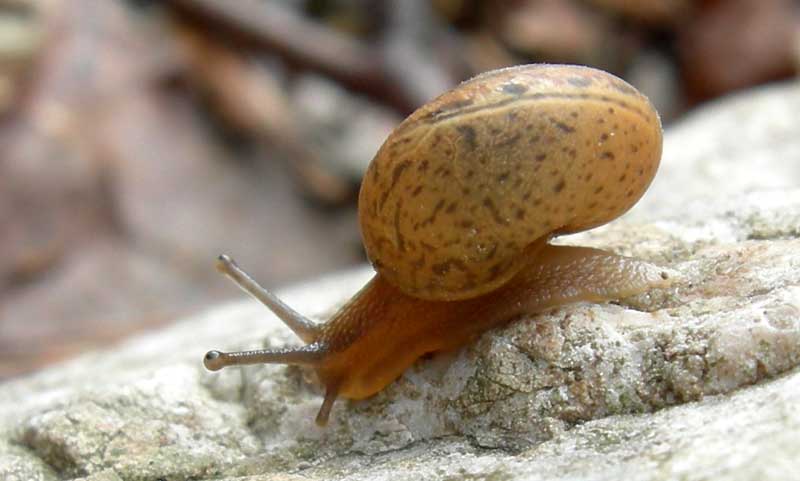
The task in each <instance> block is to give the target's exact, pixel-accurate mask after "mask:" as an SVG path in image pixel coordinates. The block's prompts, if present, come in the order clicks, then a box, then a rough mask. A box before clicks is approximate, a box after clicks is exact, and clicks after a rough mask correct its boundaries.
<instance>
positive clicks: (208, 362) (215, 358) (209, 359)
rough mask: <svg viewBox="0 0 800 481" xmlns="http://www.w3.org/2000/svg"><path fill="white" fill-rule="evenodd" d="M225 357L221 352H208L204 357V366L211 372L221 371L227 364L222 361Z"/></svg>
mask: <svg viewBox="0 0 800 481" xmlns="http://www.w3.org/2000/svg"><path fill="white" fill-rule="evenodd" d="M222 358H223V356H222V353H221V352H219V351H208V352H207V353H206V355H205V357H203V365H204V366H205V367H206V369H208V370H209V371H219V370H220V369H222V368H223V367H225V364H224V362H223V360H222Z"/></svg>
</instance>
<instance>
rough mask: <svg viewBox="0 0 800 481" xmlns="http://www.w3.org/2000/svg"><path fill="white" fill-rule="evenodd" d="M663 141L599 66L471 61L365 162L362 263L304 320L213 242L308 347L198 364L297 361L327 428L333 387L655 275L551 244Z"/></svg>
mask: <svg viewBox="0 0 800 481" xmlns="http://www.w3.org/2000/svg"><path fill="white" fill-rule="evenodd" d="M661 143H662V142H661V123H660V120H659V117H658V114H657V113H656V111H655V109H654V108H653V107H652V105H651V104H650V102H649V101H648V100H647V98H645V97H644V96H643V95H642V94H640V93H639V92H638V91H637V90H636V89H634V88H633V87H631V86H630V85H629V84H627V83H625V82H624V81H623V80H621V79H619V78H617V77H615V76H613V75H611V74H608V73H606V72H603V71H600V70H595V69H592V68H588V67H580V66H569V65H527V66H519V67H512V68H507V69H501V70H495V71H491V72H487V73H484V74H481V75H478V76H477V77H475V78H473V79H471V80H468V81H466V82H464V83H462V84H461V85H459V86H458V87H456V88H455V89H453V90H451V91H449V92H446V93H444V94H443V95H441V96H440V97H438V98H436V99H435V100H433V101H431V102H429V103H428V104H426V105H423V106H422V107H421V108H419V109H418V110H416V111H415V112H414V113H413V114H411V115H410V116H409V117H408V118H407V119H406V120H404V121H403V122H402V123H401V124H400V125H399V126H398V127H397V128H396V129H395V130H394V131H393V132H392V133H391V134H390V135H389V137H388V138H387V139H386V141H385V143H384V144H383V146H382V147H381V148H380V149H379V151H378V153H377V154H376V156H375V158H374V159H373V160H372V162H371V163H370V165H369V167H368V168H367V171H366V173H365V175H364V179H363V182H362V186H361V190H360V193H359V199H358V200H359V222H360V226H361V231H362V232H361V233H362V238H363V241H364V246H365V249H366V252H367V256H368V258H369V259H370V261H371V263H372V265H373V266H374V268H375V270H376V274H375V276H374V277H373V278H372V279H371V280H370V281H369V282H368V283H367V284H366V285H365V286H364V287H363V288H362V289H361V290H360V291H359V292H358V293H357V294H355V296H354V297H353V298H352V299H351V300H350V301H348V302H347V304H345V305H344V306H343V307H342V308H341V309H340V310H339V311H338V312H337V313H336V314H334V315H333V316H332V317H331V319H329V320H328V321H327V322H326V323H323V324H316V323H314V322H313V321H311V320H309V319H307V318H305V317H303V316H302V315H301V314H299V313H297V312H295V311H294V310H292V309H291V308H290V307H288V306H286V305H285V304H284V303H283V302H281V301H280V300H279V299H278V298H277V297H276V296H274V295H273V294H272V293H270V292H269V291H267V290H265V289H263V288H262V287H261V286H259V285H258V284H257V283H256V282H255V281H254V280H253V279H252V278H250V277H249V276H248V275H247V274H246V273H245V272H244V271H242V270H241V269H240V268H239V267H238V266H237V265H236V264H235V263H234V261H233V260H232V259H230V258H229V257H227V256H220V257H219V259H218V263H217V267H218V269H219V270H220V271H221V272H222V273H224V274H226V275H227V276H228V277H230V278H231V279H232V280H233V281H234V282H235V283H236V284H238V285H239V286H240V287H241V288H242V289H244V290H245V291H246V292H248V293H249V294H251V295H252V296H254V297H255V298H256V299H258V300H259V301H261V302H262V303H263V304H265V305H266V306H267V307H268V308H269V309H271V310H272V311H273V312H274V313H275V314H276V315H277V316H278V317H279V318H281V320H282V321H283V322H284V323H285V324H286V325H287V326H288V327H289V328H290V329H291V330H292V331H294V333H295V334H297V336H298V337H300V339H302V340H303V341H304V342H305V345H303V346H302V347H293V348H286V349H269V350H256V351H245V352H231V353H224V352H220V351H209V352H208V353H207V354H206V356H205V359H204V364H205V366H206V368H207V369H209V370H213V371H216V370H218V369H221V368H223V367H226V366H233V365H245V364H254V363H280V364H295V365H304V366H310V367H311V368H313V370H314V371H316V374H317V376H318V378H319V380H320V381H321V383H322V385H323V386H324V388H325V396H324V400H323V402H322V406H321V408H320V410H319V413H318V414H317V417H316V422H317V424H318V425H321V426H324V425H325V424H326V423H327V421H328V418H329V415H330V411H331V407H332V406H333V403H334V401H335V400H336V398H337V397H340V396H341V397H346V398H350V399H363V398H366V397H369V396H371V395H373V394H375V393H377V392H378V391H380V390H382V389H383V388H384V387H385V386H386V385H388V384H389V383H391V382H392V381H394V380H395V379H396V378H398V377H399V376H400V375H401V374H402V373H403V371H405V369H406V368H408V367H409V366H410V365H411V364H412V363H413V362H414V361H415V360H417V359H418V358H419V357H421V356H423V355H425V354H428V353H432V352H436V351H443V350H451V349H455V348H458V347H460V346H462V345H464V344H465V343H468V342H469V341H471V340H473V339H475V338H476V337H477V336H478V335H480V334H481V333H483V332H485V331H486V330H488V329H490V328H492V327H495V326H498V325H502V324H504V323H506V322H508V321H510V320H512V319H514V318H517V317H520V316H521V315H523V314H530V313H535V312H540V311H542V310H544V309H548V308H552V307H554V306H559V305H563V304H566V303H571V302H576V301H593V302H602V301H609V300H614V299H619V298H622V297H627V296H630V295H634V294H639V293H643V292H646V291H648V290H649V289H652V288H656V287H664V286H667V285H669V283H670V282H671V277H670V276H669V275H667V271H666V270H664V269H661V268H659V267H657V266H655V265H652V264H649V263H646V262H644V261H640V260H637V259H633V258H630V257H623V256H619V255H616V254H612V253H609V252H605V251H602V250H598V249H593V248H586V247H574V246H562V245H551V244H550V240H551V239H553V238H554V237H555V236H558V235H562V234H570V233H574V232H579V231H583V230H586V229H589V228H592V227H595V226H598V225H601V224H605V223H607V222H609V221H611V220H613V219H615V218H616V217H618V216H620V215H621V214H623V213H624V212H625V211H627V210H628V209H630V207H631V206H633V204H635V203H636V201H637V200H638V199H639V198H640V197H641V196H642V194H643V193H644V191H645V190H646V189H647V187H648V186H649V184H650V182H651V180H652V179H653V176H654V175H655V172H656V170H657V168H658V164H659V162H660V157H661Z"/></svg>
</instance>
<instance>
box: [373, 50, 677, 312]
mask: <svg viewBox="0 0 800 481" xmlns="http://www.w3.org/2000/svg"><path fill="white" fill-rule="evenodd" d="M660 157H661V123H660V121H659V118H658V114H657V113H656V111H655V109H654V108H653V107H652V105H651V104H650V102H649V101H648V100H647V98H645V97H644V96H643V95H642V94H640V93H639V92H638V91H637V90H636V89H634V88H633V87H631V86H630V85H629V84H627V83H626V82H624V81H622V80H621V79H619V78H617V77H615V76H613V75H611V74H608V73H606V72H603V71H600V70H595V69H591V68H587V67H579V66H567V65H527V66H520V67H513V68H508V69H503V70H496V71H492V72H488V73H485V74H482V75H479V76H477V77H475V78H473V79H471V80H468V81H466V82H464V83H462V84H461V85H459V86H458V87H456V88H455V89H453V90H451V91H449V92H447V93H445V94H443V95H441V96H440V97H438V98H436V99H435V100H433V101H431V102H429V103H427V104H426V105H424V106H422V107H421V108H419V109H418V110H417V111H415V112H414V113H413V114H411V115H410V116H409V117H408V118H407V119H406V120H405V121H403V122H402V123H401V124H400V125H399V126H398V127H397V128H396V129H395V130H394V132H392V134H391V135H390V136H389V137H388V138H387V140H386V142H385V143H384V144H383V146H382V147H381V148H380V150H379V151H378V153H377V155H376V156H375V158H374V159H373V161H372V163H371V164H370V166H369V168H368V170H367V172H366V174H365V177H364V180H363V183H362V186H361V192H360V195H359V221H360V224H361V231H362V237H363V240H364V246H365V248H366V251H367V255H368V257H369V259H370V260H371V262H372V263H373V265H374V266H375V269H376V270H377V271H378V272H379V273H380V275H382V276H384V277H385V278H386V279H387V280H388V281H389V282H390V283H392V284H394V285H395V286H396V287H398V288H399V289H401V290H402V291H404V292H406V293H407V294H409V295H412V296H415V297H420V298H423V299H435V300H455V299H464V298H469V297H474V296H477V295H480V294H484V293H486V292H489V291H491V290H494V289H495V288H497V287H498V286H500V285H502V284H503V283H505V282H506V281H508V280H509V279H510V278H511V277H512V276H513V275H514V274H515V273H517V272H518V270H519V269H520V268H521V267H522V266H523V265H524V264H525V263H524V262H522V258H521V257H520V256H523V255H534V256H535V255H536V252H535V250H534V249H532V248H531V246H532V245H535V243H536V241H537V240H546V239H548V238H550V237H552V236H554V235H558V234H564V233H570V232H578V231H582V230H585V229H589V228H591V227H594V226H597V225H600V224H604V223H606V222H608V221H610V220H612V219H614V218H616V217H618V216H620V215H621V214H623V213H624V212H625V211H627V210H628V209H630V208H631V206H633V204H635V203H636V201H637V200H638V199H639V198H640V197H641V196H642V194H643V193H644V191H645V190H646V189H647V187H648V185H649V184H650V182H651V180H652V179H653V176H654V175H655V172H656V170H657V168H658V164H659V160H660ZM526 251H527V252H526Z"/></svg>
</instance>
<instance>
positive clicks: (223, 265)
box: [216, 254, 235, 273]
mask: <svg viewBox="0 0 800 481" xmlns="http://www.w3.org/2000/svg"><path fill="white" fill-rule="evenodd" d="M233 264H235V263H234V262H233V259H231V257H230V256H229V255H227V254H220V255H218V256H217V263H216V267H217V270H218V271H220V272H223V273H224V272H227V270H228V266H230V265H233Z"/></svg>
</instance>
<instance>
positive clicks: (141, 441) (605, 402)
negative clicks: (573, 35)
mask: <svg viewBox="0 0 800 481" xmlns="http://www.w3.org/2000/svg"><path fill="white" fill-rule="evenodd" d="M798 98H800V94H798V92H797V90H796V87H795V86H783V87H773V88H771V89H767V90H765V91H764V92H760V93H753V94H748V95H746V96H744V97H741V98H738V99H733V100H732V101H730V102H728V103H723V104H719V105H717V106H715V107H713V108H712V110H711V111H709V112H707V113H701V114H698V115H697V116H696V117H695V118H693V119H691V120H689V121H687V124H685V125H683V126H677V127H676V128H675V130H673V131H672V133H670V134H669V135H668V137H667V143H666V145H665V151H666V152H677V153H670V154H668V157H667V158H666V159H665V161H664V162H665V165H664V171H665V175H666V177H667V178H669V179H671V180H670V182H672V188H671V190H670V189H668V188H667V187H666V186H663V185H664V184H663V183H662V182H663V181H660V180H659V181H658V182H659V183H662V184H661V185H662V187H659V186H658V185H656V192H657V193H658V192H660V194H659V196H660V197H659V198H654V197H652V196H651V197H650V198H649V200H648V201H647V202H646V203H645V204H644V205H643V206H642V208H640V209H638V210H639V212H638V213H637V212H634V213H633V214H631V215H630V216H629V217H628V219H627V220H624V221H621V222H617V223H614V224H613V225H612V226H608V227H605V228H602V229H598V230H597V231H593V232H591V233H585V234H582V235H580V236H574V237H571V238H569V239H565V240H564V242H570V243H576V244H584V245H594V246H603V247H605V248H608V249H612V250H614V251H617V252H620V253H624V254H628V255H634V256H637V257H641V258H644V259H649V260H651V261H653V262H658V263H661V264H663V265H665V266H667V267H669V268H672V269H674V270H676V271H678V272H679V273H680V278H679V281H678V282H677V283H676V285H674V286H673V287H671V288H669V289H663V290H658V291H653V292H651V293H649V294H648V295H643V296H637V297H635V298H630V299H625V300H622V301H621V302H618V303H612V304H599V305H598V304H576V305H572V306H567V307H564V308H560V309H555V310H552V311H550V312H547V313H545V314H542V315H538V316H533V317H530V318H527V319H522V320H520V321H519V322H515V323H513V324H511V325H509V326H507V327H506V328H503V329H498V330H496V331H493V332H491V333H489V334H487V335H485V336H483V337H482V338H481V339H480V340H479V341H478V342H477V343H475V344H474V345H471V346H469V347H467V348H465V349H463V350H461V351H459V352H458V353H454V354H450V355H441V356H437V357H434V358H431V359H426V360H423V361H421V362H418V363H417V364H416V365H415V366H413V367H412V368H411V369H410V370H409V371H408V372H407V373H406V374H405V375H404V376H403V377H402V378H401V379H399V380H398V381H397V382H395V383H393V384H392V385H391V386H389V387H388V388H387V389H386V390H384V391H383V392H381V393H379V394H378V395H377V396H375V397H373V398H371V399H368V400H365V401H359V402H346V401H339V402H338V403H337V404H336V406H335V407H334V410H333V413H332V420H331V424H330V425H329V426H328V428H327V429H324V430H323V429H319V428H317V427H316V426H315V425H314V423H313V418H314V414H315V412H316V410H317V408H318V406H319V403H320V402H321V398H320V395H319V394H320V391H319V389H318V388H317V387H315V386H314V384H313V383H310V382H308V379H307V377H308V376H306V373H305V372H304V371H303V370H302V369H300V368H295V367H284V366H256V367H249V368H246V369H231V370H223V371H221V372H218V373H210V372H206V371H205V370H203V368H202V366H201V362H200V359H201V358H202V355H203V353H204V352H205V351H206V350H207V349H210V348H224V349H238V348H245V347H253V346H260V345H268V346H280V345H284V344H288V343H293V342H296V341H295V340H294V339H292V336H291V335H290V334H289V332H288V330H287V329H285V328H284V327H282V326H280V325H279V323H278V322H277V321H276V320H275V319H274V318H273V317H271V316H270V315H268V314H267V313H266V311H265V310H264V309H263V308H261V307H260V306H258V305H256V304H255V303H251V302H241V303H236V304H231V305H226V306H221V307H220V308H218V309H216V310H213V311H209V312H206V313H203V314H201V315H199V316H196V317H194V318H192V319H187V320H184V321H182V322H180V323H177V324H176V325H175V326H173V327H171V328H169V329H166V330H163V331H160V332H158V333H154V334H152V335H149V336H146V337H142V338H138V339H134V340H131V341H129V342H127V343H125V344H123V345H120V346H117V347H116V348H115V349H113V350H112V351H109V352H98V353H89V354H86V355H85V356H84V357H82V358H80V359H77V360H75V361H72V362H70V363H67V364H64V365H63V366H60V367H57V368H52V369H48V370H46V371H42V372H40V373H38V374H36V375H33V376H30V377H27V378H23V379H19V380H16V381H13V382H8V383H6V384H4V385H2V386H0V478H2V479H19V480H28V479H40V480H56V479H74V478H80V479H87V480H118V479H122V480H139V479H141V480H145V479H149V480H152V479H159V478H161V479H166V480H170V481H171V480H177V479H181V480H182V479H227V480H233V479H238V480H249V481H253V480H260V481H263V480H295V479H352V480H357V479H392V480H395V479H401V480H402V479H409V480H412V479H441V480H445V479H498V480H499V479H502V480H506V479H597V480H605V479H636V480H638V479H642V480H649V479H675V478H677V479H690V480H692V479H720V478H726V479H741V480H745V479H787V478H788V477H791V476H797V473H798V461H797V460H798V459H800V458H799V456H800V368H798V366H800V190H796V189H795V190H791V189H788V188H784V189H780V190H776V189H773V190H763V188H774V187H786V186H787V185H788V184H789V183H791V179H797V178H798V177H797V175H795V176H794V177H793V178H792V177H790V176H791V174H792V173H794V174H797V173H796V172H792V171H791V169H796V168H797V160H798V158H800V126H797V125H790V122H789V121H788V119H789V118H794V116H795V114H794V112H796V111H797V110H796V109H795V107H794V106H796V105H797V103H798ZM748 102H749V103H748ZM762 108H763V109H770V111H771V113H770V117H769V119H759V117H760V114H758V113H755V112H758V111H759V109H762ZM744 113H746V114H747V115H745V114H744ZM732 118H733V119H736V118H738V119H739V120H738V121H734V120H731V119H732ZM747 119H752V120H747ZM750 122H754V123H756V124H758V125H759V127H757V126H754V125H752V124H750ZM762 123H766V124H768V125H772V126H775V128H774V129H772V130H770V129H769V128H766V127H764V126H763V125H761V124H762ZM689 126H691V128H689ZM716 129H720V130H716ZM698 131H699V132H705V135H703V136H700V137H695V135H696V132H698ZM708 139H720V140H719V142H720V144H723V145H724V144H725V142H726V141H728V142H730V147H731V151H730V152H729V151H727V150H725V149H722V148H721V147H719V146H718V147H719V149H721V150H717V151H714V150H713V149H712V148H711V147H709V146H710V145H711V141H709V140H708ZM726 139H727V140H726ZM734 140H736V141H737V142H738V144H737V145H736V146H735V147H736V148H734V143H733V142H734ZM706 142H708V143H706ZM703 146H706V148H707V149H708V150H707V151H706V154H705V155H700V154H697V150H698V149H702V148H703ZM739 150H741V151H742V152H750V156H749V157H746V159H758V162H756V163H755V164H754V165H755V166H756V167H755V168H753V167H749V170H748V172H747V175H745V169H748V167H746V166H745V165H742V162H744V160H742V161H740V162H739V163H738V164H736V165H732V164H731V165H728V162H731V161H730V159H731V156H732V155H733V154H731V152H734V153H735V152H739ZM681 153H684V155H685V156H687V157H690V156H692V155H698V157H695V158H696V159H701V158H702V160H703V163H704V165H705V167H703V166H701V165H694V164H692V165H688V164H683V167H682V169H681V168H677V169H676V168H675V167H674V166H671V165H670V162H673V160H672V159H675V158H680V159H683V158H684V157H681ZM737 155H738V154H737ZM675 162H678V161H677V160H676V161H675ZM698 162H699V160H698ZM773 162H774V164H772V163H773ZM717 169H722V170H723V171H725V172H727V175H716V174H714V172H716V171H717ZM774 169H778V170H781V169H783V170H782V172H783V173H782V175H781V176H778V177H774V176H773V171H774ZM681 173H683V177H681ZM699 175H705V177H703V179H704V180H702V181H696V179H695V178H696V177H697V176H699ZM737 179H738V180H737ZM728 181H730V182H733V185H734V186H736V189H735V190H729V189H728V186H727V184H726V182H728ZM704 182H705V183H706V185H705V186H704V187H703V188H700V187H698V186H702V184H703V183H704ZM759 188H761V189H762V190H758V189H759ZM745 190H747V192H744V191H745ZM740 191H741V192H740ZM646 213H648V215H646ZM369 275H370V273H369V271H368V270H366V269H364V270H360V271H358V272H352V273H348V274H344V275H342V276H339V277H335V278H329V279H323V280H320V281H318V282H315V283H313V284H309V285H306V286H298V287H297V288H295V289H293V290H290V291H286V292H285V293H284V294H285V295H284V298H285V300H286V301H287V302H288V303H290V304H291V305H294V306H297V307H298V308H299V309H300V310H302V311H304V312H305V313H307V314H310V315H312V316H314V317H316V318H320V319H322V318H325V317H326V316H327V315H329V314H330V312H331V311H332V310H333V309H335V307H336V306H337V305H339V304H341V303H342V302H343V301H344V300H345V299H346V298H347V297H348V296H349V294H350V293H351V292H353V291H354V290H356V289H357V288H358V287H359V286H360V285H362V284H363V282H364V281H365V280H366V279H367V278H368V277H369Z"/></svg>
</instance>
